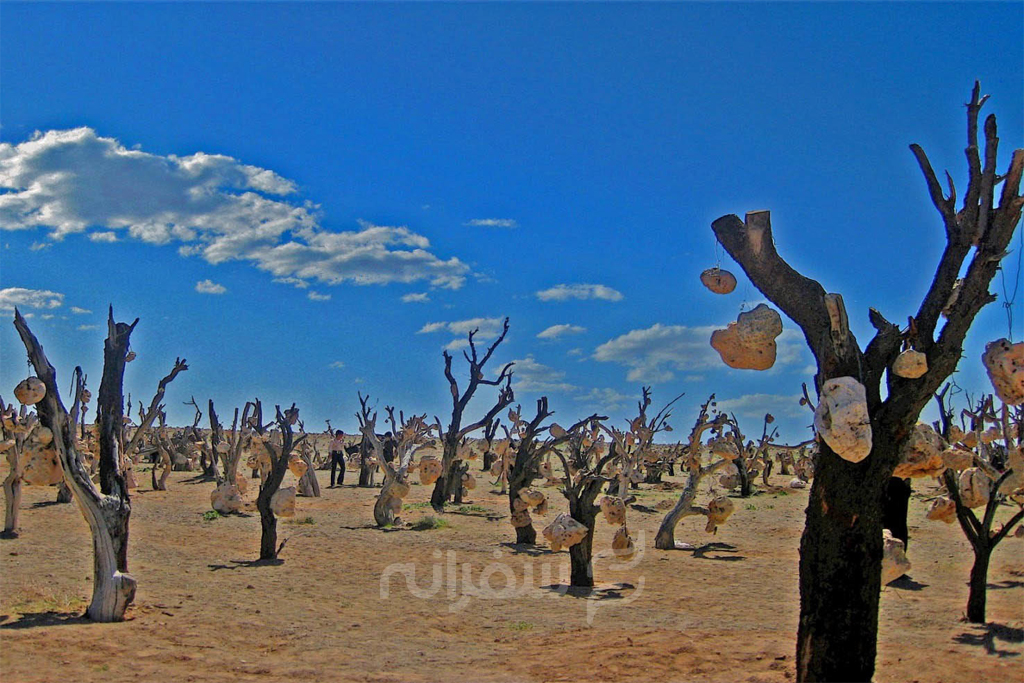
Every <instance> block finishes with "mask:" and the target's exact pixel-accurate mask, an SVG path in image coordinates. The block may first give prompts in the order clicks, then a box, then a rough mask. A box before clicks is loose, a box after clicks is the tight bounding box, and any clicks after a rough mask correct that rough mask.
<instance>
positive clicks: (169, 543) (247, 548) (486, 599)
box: [0, 464, 1024, 683]
mask: <svg viewBox="0 0 1024 683" xmlns="http://www.w3.org/2000/svg"><path fill="white" fill-rule="evenodd" d="M477 466H479V465H478V464H477ZM354 474H355V473H353V472H351V471H350V472H349V480H350V481H354V478H355V477H354ZM141 475H142V476H140V481H142V482H148V472H142V473H141ZM318 475H319V477H320V480H321V486H322V487H323V497H321V498H319V499H307V498H300V499H299V501H298V514H297V516H296V517H295V518H293V519H292V520H291V521H289V522H283V523H281V524H280V526H279V529H280V534H279V535H280V538H282V539H287V545H286V546H285V548H284V550H283V551H282V553H281V559H280V562H279V563H276V564H259V563H254V562H252V560H254V559H255V558H256V556H257V554H258V548H259V534H260V531H259V517H258V515H256V514H255V513H254V511H253V512H252V513H250V514H248V515H246V516H232V517H225V518H219V519H214V520H212V521H207V520H204V518H203V513H204V512H206V511H207V510H209V509H210V508H209V496H210V491H211V490H212V488H213V485H212V484H211V483H209V482H201V483H196V482H194V481H190V480H191V479H192V478H193V475H192V473H184V472H176V473H173V474H172V475H171V478H170V480H169V482H168V483H169V486H170V490H169V491H151V490H148V488H149V487H148V485H144V486H143V487H142V489H139V490H136V491H135V492H134V495H133V498H132V502H133V513H132V522H131V545H130V569H131V571H132V573H133V574H134V575H135V576H136V577H137V579H138V581H139V589H138V594H137V596H136V600H135V604H134V605H133V606H132V607H131V608H130V610H129V612H128V619H127V621H125V622H123V623H118V624H93V623H90V622H88V621H84V620H82V619H81V618H80V615H81V614H82V612H83V610H84V607H85V605H86V601H87V600H88V598H89V595H90V592H91V571H92V562H91V553H92V551H91V542H90V538H89V530H88V527H87V526H86V524H85V522H84V521H83V519H82V516H81V514H80V513H79V511H78V509H77V507H75V506H74V505H56V504H52V503H51V501H52V500H53V499H54V497H55V493H56V489H55V488H38V487H26V488H25V495H24V499H23V511H22V517H21V536H20V537H19V538H17V539H13V540H3V541H0V578H2V586H0V644H2V648H0V674H2V680H3V681H4V683H15V682H16V681H17V682H22V681H24V682H29V681H57V680H69V681H132V680H140V681H150V680H153V681H156V680H160V681H217V682H220V681H227V680H231V681H277V680H285V679H286V678H290V677H295V678H296V679H297V680H321V681H333V680H345V681H437V680H443V679H449V678H452V679H458V680H466V681H584V680H586V681H622V680H627V679H628V680H629V681H631V683H638V682H641V681H751V682H753V681H791V680H793V679H794V678H795V675H794V664H793V652H794V648H795V640H796V626H797V616H798V592H797V547H798V541H799V536H800V532H801V529H802V525H803V508H804V505H805V503H806V497H807V491H806V490H803V491H789V492H787V493H785V494H778V493H774V494H773V493H762V494H760V495H757V496H755V497H753V498H750V499H746V500H742V499H736V500H735V501H734V502H735V503H736V512H735V513H734V515H733V516H732V518H731V519H730V520H729V521H728V522H727V523H726V524H725V525H724V526H723V527H721V528H720V529H719V532H718V534H717V535H716V536H710V535H708V534H706V533H705V532H704V530H703V519H702V518H692V517H691V518H688V519H686V520H684V521H683V522H682V523H681V524H680V527H679V529H678V531H677V534H676V538H677V540H679V541H689V542H692V543H695V544H697V545H698V546H699V549H698V550H697V551H696V552H694V551H682V550H679V551H667V552H666V551H660V550H654V548H653V541H654V533H655V531H656V529H657V526H658V523H659V521H660V519H661V516H662V515H663V514H664V513H663V512H660V511H657V512H653V511H652V512H646V513H645V512H641V511H638V510H636V509H631V510H630V511H629V515H628V519H629V524H630V528H631V529H632V530H633V532H634V536H638V535H639V534H642V535H643V540H644V544H643V547H644V551H643V554H642V556H641V557H640V559H639V561H638V562H635V564H634V566H631V567H628V568H621V567H620V568H616V567H614V566H611V563H610V561H608V560H603V561H600V562H598V566H597V568H596V573H595V577H596V580H597V581H598V582H599V583H600V584H602V590H599V591H597V592H596V593H595V594H594V595H592V596H590V597H587V596H584V595H578V594H573V593H568V594H564V593H563V592H561V591H559V590H554V589H550V588H548V589H545V588H543V587H542V586H544V585H546V584H545V581H544V580H543V577H544V572H545V571H547V572H550V573H551V574H552V575H553V577H554V578H555V579H557V577H558V574H559V572H560V571H566V572H567V570H568V564H569V559H568V554H567V553H566V552H565V551H562V552H560V553H551V552H550V551H548V550H547V549H546V548H537V549H516V548H515V547H512V546H510V545H509V542H510V541H511V540H512V539H514V533H513V530H512V527H511V526H510V525H509V522H508V518H507V502H506V499H505V498H504V497H503V496H500V495H498V494H497V493H496V492H493V491H492V490H491V489H492V487H491V486H490V481H489V480H488V479H483V478H481V479H480V480H479V481H480V485H479V486H478V488H477V489H476V490H475V491H472V492H471V496H470V500H469V502H468V505H469V506H468V507H466V508H464V509H463V511H462V512H456V511H452V512H450V513H447V514H445V515H444V519H445V521H447V522H448V523H449V525H450V526H449V528H445V529H434V530H429V531H413V530H410V529H397V530H390V531H382V530H378V529H375V528H373V526H372V503H373V497H374V495H375V491H374V490H370V489H358V488H354V487H351V486H345V487H344V488H340V489H339V488H335V489H329V488H327V479H328V476H327V475H328V473H326V472H319V473H318ZM288 477H289V478H288V479H287V480H286V482H285V485H288V484H289V483H291V482H292V479H291V475H288ZM775 483H778V484H782V483H783V478H781V477H780V478H778V480H777V481H776V482H775ZM254 488H255V487H252V488H251V489H250V491H249V494H248V496H247V500H252V499H253V498H254V496H255V492H254V491H253V489H254ZM916 488H917V489H924V490H925V492H926V493H927V491H928V490H929V489H930V486H928V485H922V483H921V482H917V483H916ZM544 490H545V491H546V492H547V493H548V495H549V496H551V503H552V505H551V510H550V512H549V513H548V514H547V515H546V516H545V517H543V518H539V519H537V520H536V522H537V523H536V526H538V530H539V529H540V528H541V527H543V526H544V524H546V523H547V521H550V520H551V519H553V518H554V515H555V514H557V513H558V512H562V511H565V508H566V504H565V501H564V499H563V498H562V497H561V495H560V494H559V493H558V492H557V490H556V489H554V488H545V489H544ZM640 494H641V495H640V497H639V499H638V503H639V504H641V505H643V506H646V507H648V508H654V506H655V505H656V504H657V503H658V502H659V501H661V500H664V499H666V498H672V497H673V494H672V493H671V492H662V491H653V490H651V487H646V486H645V487H643V488H642V489H641V492H640ZM704 496H706V494H703V495H702V498H703V497H704ZM428 498H429V490H428V489H427V488H426V487H422V486H419V485H418V484H417V485H415V486H413V489H412V493H411V494H410V496H409V498H408V499H407V501H406V502H407V503H411V504H412V507H411V508H410V509H407V510H406V511H405V512H404V513H403V517H404V519H405V521H409V522H415V521H417V520H419V519H420V518H422V517H424V516H426V515H427V514H430V513H431V511H430V509H429V508H427V507H424V501H426V500H427V499H428ZM925 509H926V503H925V502H924V501H923V500H922V499H921V496H920V495H917V494H915V497H914V499H913V500H912V501H911V512H910V522H911V541H910V559H911V561H912V562H913V569H912V571H911V576H912V578H913V580H912V581H907V582H904V584H903V585H902V587H893V586H890V587H888V588H886V589H885V590H884V592H883V595H882V606H881V616H880V632H879V642H878V650H879V654H878V660H877V674H876V680H877V681H881V682H888V681H892V682H897V681H898V682H905V681H922V682H923V681H1020V680H1022V678H1024V657H1022V654H1024V631H1022V627H1024V541H1022V540H1021V539H1017V538H1010V539H1007V540H1006V541H1004V543H1003V544H1002V545H1001V546H1000V547H999V548H998V549H997V550H996V553H995V555H994V557H993V562H992V566H991V570H990V572H989V581H990V590H989V593H988V595H989V598H988V599H989V604H988V617H989V619H990V621H991V624H989V625H988V626H976V625H971V624H968V623H966V622H964V621H962V617H963V613H964V610H965V606H966V601H967V585H966V582H967V577H968V572H969V570H970V565H971V558H972V555H971V552H970V549H969V547H968V544H967V542H966V541H965V539H964V537H963V535H962V533H961V531H960V529H959V528H958V527H957V526H956V525H946V524H942V523H938V522H929V521H926V520H925V519H924V512H925ZM1007 512H1009V509H1008V508H1007V509H1005V510H1004V511H1003V513H1007ZM307 518H309V519H310V520H311V521H312V523H296V522H306V521H308V520H307ZM612 531H613V529H612V528H611V527H610V526H608V525H606V524H604V523H603V522H599V526H598V533H597V538H596V542H595V550H601V549H606V548H609V547H610V544H611V535H612ZM452 560H454V562H456V563H457V564H458V565H459V569H458V572H457V574H458V578H457V580H456V582H455V585H454V588H453V589H452V591H451V594H450V593H449V589H448V581H449V578H450V576H451V575H452V573H451V571H450V568H449V562H450V561H452ZM396 564H406V565H407V566H406V569H410V568H411V567H415V569H416V572H417V574H416V586H415V587H414V588H415V590H416V592H417V593H419V594H420V595H423V594H424V593H429V592H430V591H429V585H430V582H431V579H432V572H433V571H435V570H436V571H438V572H439V577H438V578H439V579H440V585H439V590H437V591H436V592H435V593H436V594H434V595H433V597H429V598H428V597H416V596H415V595H414V594H413V593H412V592H411V591H410V589H409V587H407V585H406V581H405V579H404V578H403V576H402V575H401V572H400V571H399V569H398V568H396V567H395V566H394V565H396ZM467 565H468V568H469V569H468V570H469V571H470V582H469V584H472V585H473V586H475V587H472V588H471V587H469V584H466V583H464V581H463V578H462V577H463V572H464V571H466V566H467ZM389 566H390V567H392V569H391V570H390V571H391V572H398V573H397V574H396V575H394V576H392V578H391V580H390V582H389V587H390V595H389V597H388V598H386V599H383V598H382V597H381V576H382V573H384V572H385V571H388V567H389ZM503 567H508V568H509V569H510V570H511V572H512V574H513V575H514V577H515V578H514V580H515V581H516V583H517V585H518V586H519V587H520V588H522V586H523V585H524V575H526V574H528V573H529V572H530V571H532V572H533V580H532V581H531V582H530V583H531V584H532V590H530V591H529V592H528V593H524V594H523V595H522V596H520V597H518V598H509V597H502V596H501V595H500V594H497V593H500V591H499V589H501V588H502V587H503V586H504V585H505V583H504V582H505V580H506V579H505V578H503V577H502V574H501V572H502V571H504V570H503V569H502V568H503ZM482 574H487V575H489V577H490V578H489V585H490V587H491V588H493V589H495V590H494V591H492V594H490V595H484V594H482V593H483V591H481V589H480V588H479V583H480V579H481V575H482ZM549 583H550V582H549ZM836 589H837V590H842V587H841V586H837V587H836ZM465 594H469V595H468V597H466V596H465ZM460 600H461V602H460ZM467 600H468V603H467V602H466V601H467ZM588 614H589V615H590V617H591V619H590V623H588Z"/></svg>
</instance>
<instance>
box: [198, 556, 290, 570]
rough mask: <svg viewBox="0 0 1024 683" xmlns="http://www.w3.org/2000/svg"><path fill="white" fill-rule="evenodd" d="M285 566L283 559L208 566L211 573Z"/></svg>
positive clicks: (238, 561) (232, 562) (235, 561)
mask: <svg viewBox="0 0 1024 683" xmlns="http://www.w3.org/2000/svg"><path fill="white" fill-rule="evenodd" d="M282 564H284V560H282V559H281V558H277V559H273V560H231V564H208V565H206V566H207V567H209V568H210V571H211V572H215V571H218V570H221V569H230V570H232V571H234V570H235V569H253V568H258V567H279V566H281V565H282Z"/></svg>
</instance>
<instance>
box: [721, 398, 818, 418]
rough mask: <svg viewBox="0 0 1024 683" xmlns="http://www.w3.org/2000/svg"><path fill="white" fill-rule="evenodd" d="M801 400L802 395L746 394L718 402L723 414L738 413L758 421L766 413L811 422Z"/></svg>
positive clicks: (808, 412)
mask: <svg viewBox="0 0 1024 683" xmlns="http://www.w3.org/2000/svg"><path fill="white" fill-rule="evenodd" d="M800 399H801V395H800V394H790V395H783V394H745V395H743V396H737V397H736V398H730V399H726V400H724V401H723V400H720V401H718V409H719V410H720V411H721V412H723V413H736V415H737V416H740V417H750V418H754V419H758V420H760V419H762V418H764V416H765V414H766V413H771V414H772V415H774V416H775V417H806V418H807V419H808V420H810V418H811V413H810V411H809V410H808V409H807V408H806V407H805V406H801V405H800Z"/></svg>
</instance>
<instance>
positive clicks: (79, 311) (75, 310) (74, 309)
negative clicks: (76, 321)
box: [71, 306, 92, 315]
mask: <svg viewBox="0 0 1024 683" xmlns="http://www.w3.org/2000/svg"><path fill="white" fill-rule="evenodd" d="M71 312H72V313H74V314H76V315H86V314H88V313H92V311H90V310H89V309H88V308H79V307H78V306H72V307H71Z"/></svg>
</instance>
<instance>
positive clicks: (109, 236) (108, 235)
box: [89, 232, 117, 244]
mask: <svg viewBox="0 0 1024 683" xmlns="http://www.w3.org/2000/svg"><path fill="white" fill-rule="evenodd" d="M89 239H90V240H92V241H93V242H105V243H107V244H113V243H114V242H116V241H117V233H116V232H90V233H89Z"/></svg>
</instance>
